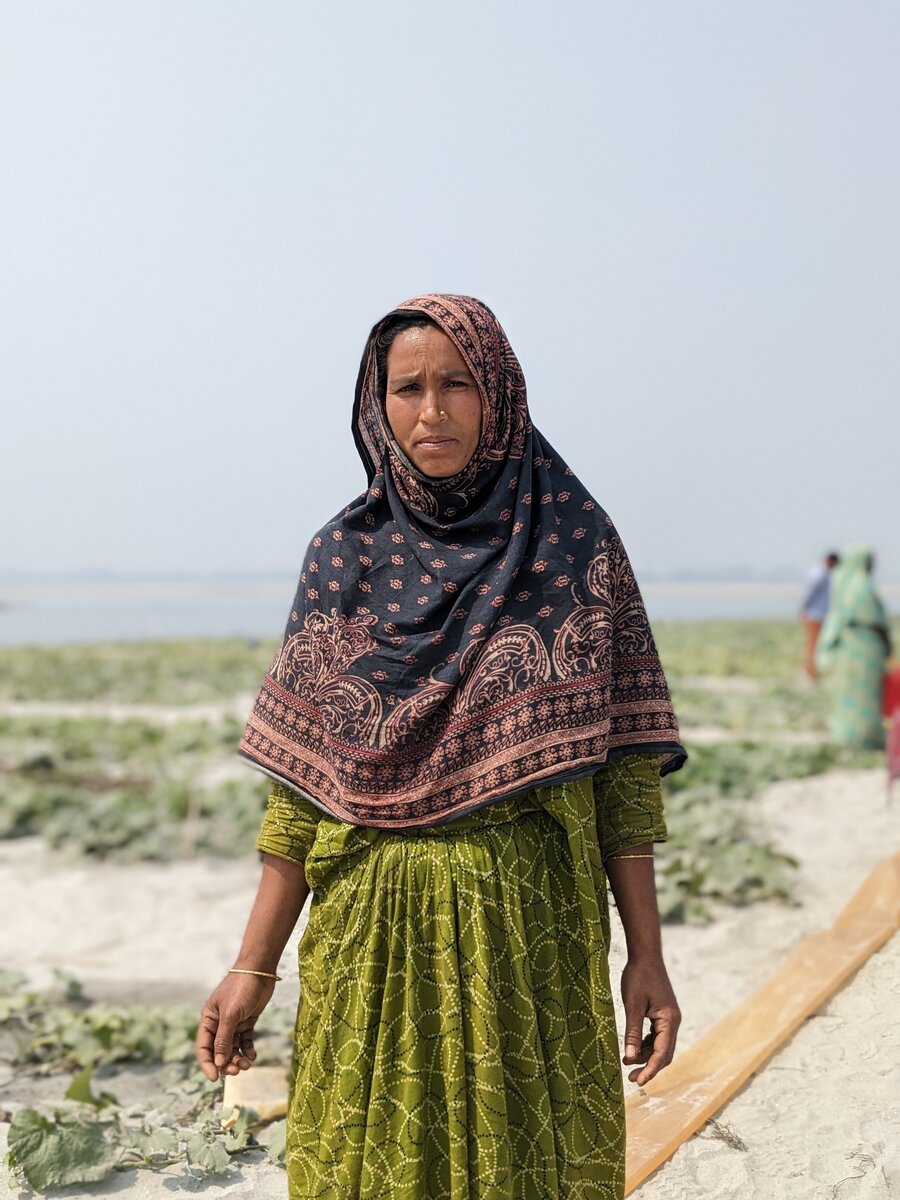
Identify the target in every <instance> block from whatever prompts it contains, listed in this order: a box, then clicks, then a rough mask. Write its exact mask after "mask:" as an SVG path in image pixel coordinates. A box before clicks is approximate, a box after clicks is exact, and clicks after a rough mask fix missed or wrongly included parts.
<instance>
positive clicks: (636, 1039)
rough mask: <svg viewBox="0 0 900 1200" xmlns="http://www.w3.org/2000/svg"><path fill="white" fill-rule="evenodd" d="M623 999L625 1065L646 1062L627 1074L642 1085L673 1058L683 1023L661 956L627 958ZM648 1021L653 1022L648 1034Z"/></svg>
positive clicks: (623, 979) (634, 1081)
mask: <svg viewBox="0 0 900 1200" xmlns="http://www.w3.org/2000/svg"><path fill="white" fill-rule="evenodd" d="M622 1000H623V1002H624V1004H625V1056H624V1058H623V1059H622V1062H623V1063H624V1064H625V1065H626V1066H631V1065H632V1064H641V1063H644V1064H646V1065H644V1066H643V1067H642V1066H640V1065H638V1066H637V1067H636V1069H635V1070H634V1071H631V1072H630V1073H629V1076H628V1078H629V1079H630V1081H631V1082H632V1083H636V1084H638V1085H640V1086H643V1085H644V1084H645V1083H648V1082H649V1081H650V1080H651V1079H652V1078H653V1077H654V1076H655V1075H658V1074H659V1072H660V1071H661V1070H662V1069H663V1067H667V1066H668V1065H669V1063H670V1062H671V1061H672V1056H673V1055H674V1053H675V1040H676V1038H677V1036H678V1026H679V1025H680V1024H681V1010H680V1009H679V1007H678V1001H677V1000H676V999H675V993H674V992H673V991H672V985H671V983H670V982H669V976H668V973H667V972H666V968H665V964H664V963H663V961H662V959H661V958H651V959H647V960H634V959H629V960H628V962H627V963H626V965H625V970H624V971H623V972H622ZM645 1020H647V1021H648V1022H649V1024H650V1030H649V1032H648V1033H647V1035H646V1037H645V1036H644V1021H645Z"/></svg>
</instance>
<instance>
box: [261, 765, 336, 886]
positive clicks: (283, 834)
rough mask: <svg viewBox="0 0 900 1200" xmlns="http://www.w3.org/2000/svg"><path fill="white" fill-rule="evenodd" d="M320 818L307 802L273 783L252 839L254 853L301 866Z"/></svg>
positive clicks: (315, 809)
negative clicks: (270, 855) (262, 815)
mask: <svg viewBox="0 0 900 1200" xmlns="http://www.w3.org/2000/svg"><path fill="white" fill-rule="evenodd" d="M321 815H322V814H321V813H320V812H319V810H318V809H317V808H316V806H315V805H314V804H312V803H311V802H310V801H309V800H305V799H304V798H303V797H302V796H300V795H298V794H297V793H296V792H294V791H291V789H290V788H286V787H284V785H283V784H280V783H276V784H274V785H273V787H272V790H271V792H270V793H269V802H268V804H267V806H266V815H265V816H264V817H263V823H262V825H261V826H260V830H259V837H257V839H256V848H257V850H260V851H261V852H262V853H263V854H274V855H276V856H277V857H278V858H286V859H287V860H288V861H289V862H295V863H300V865H301V866H302V865H303V863H305V862H306V856H307V855H308V854H309V852H310V850H311V849H312V844H313V842H314V841H315V840H316V828H317V826H318V824H319V820H320V817H321Z"/></svg>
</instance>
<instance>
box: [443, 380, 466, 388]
mask: <svg viewBox="0 0 900 1200" xmlns="http://www.w3.org/2000/svg"><path fill="white" fill-rule="evenodd" d="M447 386H448V387H453V388H458V387H468V386H469V385H468V383H466V381H465V380H464V379H448V380H447Z"/></svg>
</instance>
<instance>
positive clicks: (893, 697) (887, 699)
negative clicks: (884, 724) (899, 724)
mask: <svg viewBox="0 0 900 1200" xmlns="http://www.w3.org/2000/svg"><path fill="white" fill-rule="evenodd" d="M898 710H900V667H894V669H893V670H892V671H888V673H887V674H886V675H885V677H884V700H883V701H882V709H881V711H882V712H883V713H884V715H885V716H886V717H893V715H894V713H895V712H897V711H898Z"/></svg>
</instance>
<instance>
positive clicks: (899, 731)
mask: <svg viewBox="0 0 900 1200" xmlns="http://www.w3.org/2000/svg"><path fill="white" fill-rule="evenodd" d="M887 768H888V787H890V785H891V784H892V783H893V782H894V780H895V779H900V708H895V709H894V715H893V716H892V717H891V725H890V728H889V729H888V736H887Z"/></svg>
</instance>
